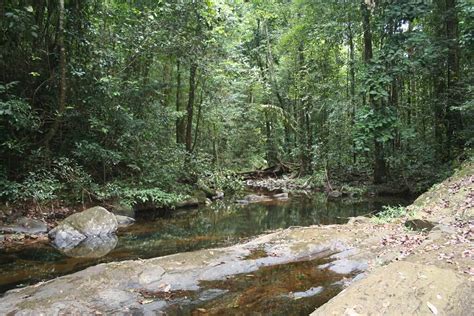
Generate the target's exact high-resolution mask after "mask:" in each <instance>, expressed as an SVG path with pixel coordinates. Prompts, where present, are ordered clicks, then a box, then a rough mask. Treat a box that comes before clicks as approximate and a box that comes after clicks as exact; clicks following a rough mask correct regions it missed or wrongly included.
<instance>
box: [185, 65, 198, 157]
mask: <svg viewBox="0 0 474 316" xmlns="http://www.w3.org/2000/svg"><path fill="white" fill-rule="evenodd" d="M196 69H197V64H196V63H195V62H192V63H191V66H190V68H189V93H188V106H187V124H186V150H187V151H188V152H191V150H192V145H193V138H192V130H193V110H194V95H195V92H196Z"/></svg>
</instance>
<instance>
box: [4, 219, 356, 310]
mask: <svg viewBox="0 0 474 316" xmlns="http://www.w3.org/2000/svg"><path fill="white" fill-rule="evenodd" d="M338 234H340V233H337V230H334V229H327V228H326V227H311V228H297V229H287V230H282V231H278V232H275V233H272V234H268V235H263V236H261V237H258V238H256V239H254V240H252V241H250V242H247V243H245V244H239V245H235V246H231V247H227V248H220V249H212V250H200V251H195V252H189V253H180V254H175V255H171V256H166V257H160V258H154V259H147V260H134V261H124V262H117V263H107V264H100V265H97V266H94V267H90V268H88V269H85V270H83V271H80V272H77V273H74V274H71V275H67V276H63V277H60V278H57V279H54V280H51V281H48V282H45V283H40V284H37V285H33V286H29V287H26V288H22V289H18V290H12V291H9V292H7V293H6V295H5V296H4V297H3V298H1V299H0V314H9V315H10V314H11V315H37V314H40V313H41V314H45V315H57V314H67V315H69V314H94V313H95V314H97V313H102V314H127V313H135V312H136V313H139V314H143V313H145V314H146V313H151V314H154V313H156V312H159V311H163V310H164V309H165V308H166V307H167V306H168V305H169V302H168V301H167V300H166V299H165V298H160V295H157V297H155V298H153V299H151V300H150V299H148V298H147V297H144V293H145V294H146V293H161V294H166V293H174V292H180V291H183V292H184V291H199V292H198V293H197V295H198V297H197V298H196V299H197V300H206V299H210V298H212V297H213V296H212V295H209V293H208V292H209V291H207V292H206V291H202V289H201V288H200V281H214V280H224V279H225V278H226V277H228V276H230V275H234V274H241V273H252V272H254V271H256V270H258V269H259V268H260V267H265V266H272V265H277V264H285V263H289V262H294V261H298V260H311V259H317V258H323V257H329V256H330V255H332V254H334V253H342V254H343V256H342V257H344V258H345V257H348V256H349V258H351V259H354V258H355V257H357V255H359V253H358V252H357V251H356V250H351V251H346V250H347V249H354V248H353V247H352V246H348V245H347V243H346V240H344V238H342V239H340V238H336V237H337V236H338ZM255 249H264V250H265V252H266V253H267V254H268V256H266V257H260V258H256V259H248V258H246V257H248V256H249V255H250V254H251V252H252V251H254V250H255ZM344 254H346V255H344ZM200 290H201V291H200ZM300 294H301V293H299V294H298V295H300ZM301 295H303V294H301ZM164 296H166V295H164Z"/></svg>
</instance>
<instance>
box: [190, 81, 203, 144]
mask: <svg viewBox="0 0 474 316" xmlns="http://www.w3.org/2000/svg"><path fill="white" fill-rule="evenodd" d="M203 94H204V84H203V85H202V88H201V95H200V97H199V106H198V113H197V120H196V128H195V130H194V142H193V146H192V149H191V152H194V149H195V148H196V144H197V142H198V137H199V127H200V126H199V123H200V122H201V117H202V103H203V102H204V97H203Z"/></svg>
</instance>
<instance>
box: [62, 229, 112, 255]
mask: <svg viewBox="0 0 474 316" xmlns="http://www.w3.org/2000/svg"><path fill="white" fill-rule="evenodd" d="M117 241H118V238H117V236H115V235H111V236H99V237H89V238H86V239H84V240H83V241H82V242H80V243H79V244H78V245H77V246H75V247H73V248H70V249H64V250H63V251H62V252H63V253H64V254H65V255H66V256H68V257H72V258H100V257H103V256H105V255H106V254H108V253H109V252H110V251H112V250H113V249H114V248H115V247H116V246H117Z"/></svg>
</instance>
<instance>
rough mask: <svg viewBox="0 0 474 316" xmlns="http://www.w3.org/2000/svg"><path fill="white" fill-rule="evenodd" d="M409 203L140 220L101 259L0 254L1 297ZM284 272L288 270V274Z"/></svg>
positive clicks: (225, 206) (26, 251) (207, 210)
mask: <svg viewBox="0 0 474 316" xmlns="http://www.w3.org/2000/svg"><path fill="white" fill-rule="evenodd" d="M409 202H410V201H408V200H406V199H367V198H364V199H358V200H353V199H342V200H337V201H328V200H327V199H326V198H325V196H324V195H319V194H317V195H314V196H311V197H310V198H308V197H293V198H291V199H290V200H289V201H287V202H276V201H273V202H268V203H262V204H250V205H246V206H239V205H235V204H232V203H228V202H222V201H219V202H215V203H213V204H212V205H210V206H208V207H202V208H199V209H195V210H176V211H171V212H169V213H168V214H165V215H160V214H158V213H152V212H150V213H146V214H143V213H142V214H137V222H136V223H135V224H134V225H132V226H131V227H129V228H127V229H124V230H122V231H120V232H119V238H118V243H117V246H116V247H115V249H113V250H112V251H111V252H110V253H108V254H107V255H106V256H104V257H101V258H71V257H67V256H66V255H64V254H62V253H61V252H59V251H57V250H56V249H54V248H52V247H51V246H49V245H47V244H36V245H30V246H23V247H20V248H17V249H8V250H0V293H4V292H5V291H7V290H9V289H12V288H15V287H20V286H25V285H28V284H31V283H35V282H38V281H43V280H49V279H52V278H54V277H57V276H60V275H65V274H70V273H73V272H75V271H78V270H82V269H84V268H86V267H88V266H91V265H95V264H97V263H101V262H111V261H121V260H128V259H138V258H142V259H145V258H152V257H159V256H164V255H169V254H173V253H178V252H184V251H192V250H197V249H203V248H210V247H217V246H225V245H230V244H234V243H236V242H239V241H244V240H246V239H248V238H250V237H253V236H256V235H259V234H262V233H264V232H267V231H271V230H275V229H279V228H287V227H291V226H309V225H314V224H322V225H325V224H334V223H344V222H345V221H347V218H348V217H350V216H357V215H363V214H367V213H370V212H373V211H376V210H380V209H381V208H382V206H383V205H399V204H401V205H406V204H408V203H409ZM285 269H286V268H285Z"/></svg>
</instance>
